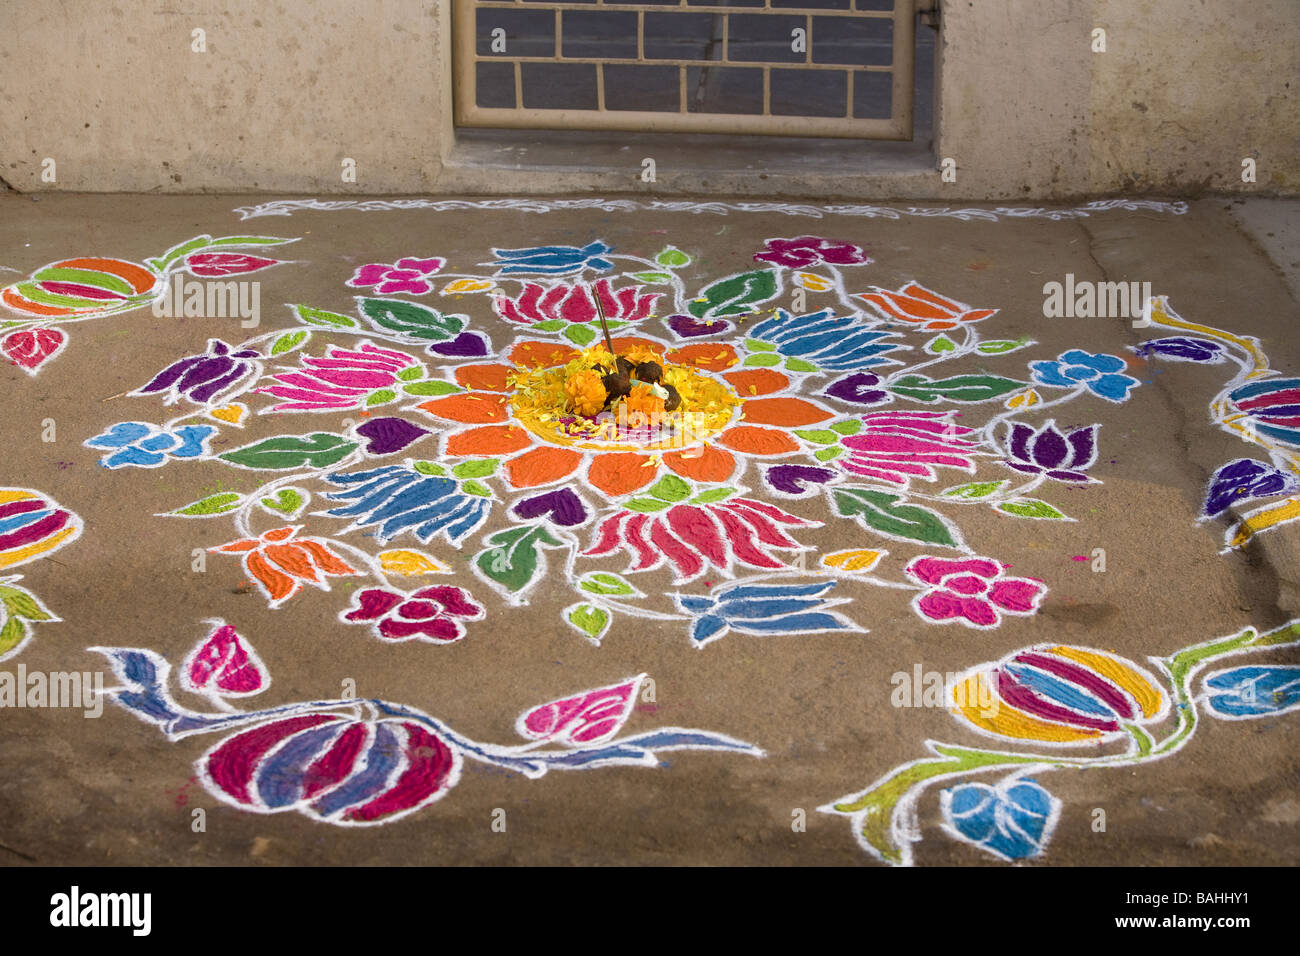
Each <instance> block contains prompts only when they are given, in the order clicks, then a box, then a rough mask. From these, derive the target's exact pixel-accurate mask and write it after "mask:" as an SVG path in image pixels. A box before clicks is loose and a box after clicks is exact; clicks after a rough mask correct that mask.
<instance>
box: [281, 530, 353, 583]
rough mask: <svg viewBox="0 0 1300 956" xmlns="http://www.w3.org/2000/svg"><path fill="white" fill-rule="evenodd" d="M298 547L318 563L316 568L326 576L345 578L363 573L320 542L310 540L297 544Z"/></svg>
mask: <svg viewBox="0 0 1300 956" xmlns="http://www.w3.org/2000/svg"><path fill="white" fill-rule="evenodd" d="M297 545H298V547H300V548H302V549H303V550H305V551H306V552H307V553H308V554H310V555H311V556H312V560H314V561H315V562H316V567H318V568H320V569H321V570H322V571H324V572H325V573H326V574H331V575H333V576H335V577H345V576H347V575H351V574H360V573H361V572H360V571H358V570H357V569H356V568H354V567H352V566H351V565H349V564H347V563H346V562H345V561H343V559H342V558H340V557H339V556H338V555H337V554H335V553H334V552H333V551H331V550H330V549H329V548H327V547H325V546H324V545H323V544H321V543H320V542H319V541H313V540H311V539H310V538H308V539H307V540H305V541H299V542H297Z"/></svg>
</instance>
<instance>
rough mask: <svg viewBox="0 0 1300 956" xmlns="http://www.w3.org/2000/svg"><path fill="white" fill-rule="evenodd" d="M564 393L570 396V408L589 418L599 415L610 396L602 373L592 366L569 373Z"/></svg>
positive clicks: (565, 381)
mask: <svg viewBox="0 0 1300 956" xmlns="http://www.w3.org/2000/svg"><path fill="white" fill-rule="evenodd" d="M564 394H565V395H567V396H568V397H569V409H570V410H571V411H573V412H576V413H577V414H579V415H582V416H584V417H587V418H590V417H592V416H593V415H598V414H599V413H600V411H601V409H603V408H604V407H605V401H606V399H607V398H608V397H609V396H608V393H607V392H606V391H605V383H604V382H602V381H601V378H600V373H599V372H596V371H594V370H592V369H590V368H588V369H584V370H582V371H579V372H574V373H572V374H570V375H568V376H567V377H566V378H565V380H564Z"/></svg>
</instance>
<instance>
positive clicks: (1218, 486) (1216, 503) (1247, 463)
mask: <svg viewBox="0 0 1300 956" xmlns="http://www.w3.org/2000/svg"><path fill="white" fill-rule="evenodd" d="M1296 485H1297V482H1296V480H1295V479H1294V478H1292V477H1291V476H1290V475H1288V474H1286V472H1283V471H1279V470H1278V469H1276V468H1274V467H1273V466H1271V465H1266V464H1264V463H1263V462H1260V461H1255V459H1253V458H1238V459H1236V460H1235V461H1230V462H1228V463H1227V464H1226V465H1224V466H1222V467H1221V468H1220V469H1219V470H1218V471H1216V472H1215V473H1214V475H1213V477H1211V478H1210V486H1209V488H1208V489H1207V490H1206V492H1205V515H1206V517H1208V518H1213V517H1214V516H1215V515H1218V514H1222V513H1223V512H1224V511H1227V510H1228V508H1229V507H1230V506H1231V505H1232V504H1233V503H1234V502H1238V501H1248V500H1250V499H1251V498H1267V497H1269V496H1271V495H1280V494H1283V493H1285V492H1288V491H1294V490H1295V488H1296Z"/></svg>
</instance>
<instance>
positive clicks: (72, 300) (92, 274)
mask: <svg viewBox="0 0 1300 956" xmlns="http://www.w3.org/2000/svg"><path fill="white" fill-rule="evenodd" d="M296 241H297V240H295V239H277V238H275V237H273V236H223V237H221V238H217V239H214V238H213V237H212V236H197V237H195V238H193V239H189V240H187V241H185V242H182V243H180V244H178V245H176V246H173V247H172V248H171V249H168V250H167V251H166V252H164V253H163V254H162V255H160V256H158V257H157V258H155V259H148V260H146V261H145V262H130V261H128V260H126V259H115V258H109V257H105V256H79V257H77V258H73V259H62V260H60V261H58V262H51V263H50V264H49V265H47V266H43V267H41V268H40V269H37V270H36V271H35V272H34V273H32V275H31V276H30V277H29V278H27V279H24V280H23V281H21V282H15V283H13V284H12V285H8V286H5V287H4V288H0V305H2V306H4V308H5V309H7V310H9V311H10V312H12V313H15V314H17V315H19V316H22V318H18V319H13V320H9V321H3V322H0V333H2V335H0V354H3V355H4V357H5V358H6V359H7V360H8V361H9V362H10V363H11V364H12V365H16V366H17V367H18V368H21V369H22V370H23V371H25V372H27V373H28V374H29V375H35V374H37V372H39V371H40V369H41V368H42V367H43V366H44V365H45V364H46V363H48V362H49V361H50V360H51V359H53V358H54V357H55V356H57V355H58V354H59V353H60V352H62V351H63V349H64V348H65V347H66V346H67V344H68V334H67V333H66V332H65V331H64V330H63V326H65V325H67V324H68V323H70V322H82V321H85V320H87V319H98V318H103V317H105V316H109V315H117V314H119V313H122V312H130V311H132V310H134V309H139V308H143V307H144V306H148V305H153V304H154V303H155V302H158V301H159V300H160V299H162V298H163V297H164V296H166V295H168V292H169V286H170V283H171V280H172V278H173V277H174V276H179V275H182V274H186V273H188V274H189V275H191V276H195V277H197V278H200V279H225V278H227V277H229V276H240V275H247V274H249V273H253V272H260V271H261V270H263V269H267V268H270V267H271V266H275V265H279V264H280V262H281V260H279V259H269V258H266V257H264V256H256V255H252V254H251V253H248V252H234V251H232V250H236V249H258V250H261V249H266V248H269V247H272V246H279V245H283V244H285V243H289V242H296ZM182 305H183V304H178V305H177V307H176V308H177V310H178V312H179V311H180V309H181V308H182Z"/></svg>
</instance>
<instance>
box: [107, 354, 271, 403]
mask: <svg viewBox="0 0 1300 956" xmlns="http://www.w3.org/2000/svg"><path fill="white" fill-rule="evenodd" d="M260 357H261V356H260V354H259V353H258V352H257V351H255V350H253V349H240V350H239V351H238V352H231V351H230V346H229V345H227V344H226V343H225V342H223V341H221V340H220V339H209V340H208V350H207V351H206V352H204V353H203V354H202V355H191V356H189V357H188V358H183V359H180V360H179V361H177V362H173V363H172V364H171V365H168V366H167V367H166V368H165V369H163V370H162V371H161V372H159V373H158V374H157V375H156V376H155V377H154V379H153V381H152V382H150V383H149V384H148V385H145V386H143V387H141V388H138V389H136V390H135V391H134V392H132V393H131V394H132V395H151V394H153V393H155V392H166V393H167V399H166V404H168V405H171V404H173V403H175V402H177V401H179V400H180V399H181V398H187V399H189V400H190V401H191V402H193V403H194V404H196V405H206V404H208V402H210V401H211V400H212V397H213V396H214V395H216V394H217V393H218V392H221V391H222V390H224V389H226V388H229V387H230V386H231V385H234V384H235V383H236V382H238V381H239V380H240V379H242V378H243V377H244V376H245V375H247V374H248V373H249V372H250V371H252V370H253V368H254V366H253V365H252V363H250V362H249V361H248V360H249V359H255V358H260Z"/></svg>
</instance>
